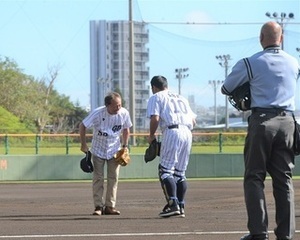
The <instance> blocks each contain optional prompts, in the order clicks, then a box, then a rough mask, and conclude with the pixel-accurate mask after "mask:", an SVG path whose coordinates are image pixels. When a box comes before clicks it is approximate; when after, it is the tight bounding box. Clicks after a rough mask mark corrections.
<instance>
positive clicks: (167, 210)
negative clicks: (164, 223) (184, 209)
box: [159, 205, 180, 217]
mask: <svg viewBox="0 0 300 240" xmlns="http://www.w3.org/2000/svg"><path fill="white" fill-rule="evenodd" d="M177 215H180V209H179V206H178V205H173V206H169V205H166V206H165V207H164V209H163V210H162V212H160V213H159V216H160V217H171V216H177Z"/></svg>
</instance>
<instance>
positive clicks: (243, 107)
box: [228, 82, 251, 112]
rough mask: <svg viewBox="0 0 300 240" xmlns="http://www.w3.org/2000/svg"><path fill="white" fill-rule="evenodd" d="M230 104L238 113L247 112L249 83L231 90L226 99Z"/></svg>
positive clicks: (248, 107) (249, 102)
mask: <svg viewBox="0 0 300 240" xmlns="http://www.w3.org/2000/svg"><path fill="white" fill-rule="evenodd" d="M228 101H229V102H230V104H231V105H232V106H233V107H235V108H236V109H237V110H239V111H243V112H244V111H248V110H250V109H251V108H250V106H251V92H250V83H249V82H246V83H244V84H243V85H241V86H239V87H237V88H236V89H234V90H233V92H232V93H231V95H230V96H229V97H228Z"/></svg>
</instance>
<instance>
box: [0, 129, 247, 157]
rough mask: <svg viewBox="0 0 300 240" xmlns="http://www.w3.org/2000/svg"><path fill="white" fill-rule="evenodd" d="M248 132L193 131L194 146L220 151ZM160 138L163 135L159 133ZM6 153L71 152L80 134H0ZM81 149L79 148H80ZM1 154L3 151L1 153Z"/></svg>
mask: <svg viewBox="0 0 300 240" xmlns="http://www.w3.org/2000/svg"><path fill="white" fill-rule="evenodd" d="M245 135H246V132H210V133H200V132H193V146H214V147H216V148H217V149H218V150H217V151H218V152H219V153H222V152H223V147H224V146H230V145H231V146H233V145H234V146H236V145H243V144H244V139H245ZM86 137H87V142H91V140H92V134H87V135H86ZM147 137H148V133H135V134H131V138H132V139H131V140H132V141H131V142H134V144H130V146H131V147H134V146H138V147H143V146H147V145H148V143H147ZM157 137H158V138H160V137H161V135H159V134H158V135H157ZM0 139H1V142H2V146H3V153H2V154H5V155H8V154H11V152H15V151H11V150H12V149H19V151H20V152H18V153H20V154H27V153H29V154H40V152H41V149H48V150H50V149H60V150H58V151H60V152H59V153H61V154H66V155H68V154H70V149H71V148H78V146H79V144H80V135H79V134H0ZM78 149H79V148H78ZM0 154H1V153H0Z"/></svg>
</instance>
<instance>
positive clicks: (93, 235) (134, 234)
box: [0, 231, 300, 239]
mask: <svg viewBox="0 0 300 240" xmlns="http://www.w3.org/2000/svg"><path fill="white" fill-rule="evenodd" d="M246 233H248V232H247V231H227V232H166V233H113V234H110V233H99V234H97V233H95V234H51V235H50V234H47V235H46V234H45V235H11V236H9V235H7V236H0V239H10V238H58V237H63V238H69V237H72V238H80V237H125V236H131V237H135V236H170V235H177V236H178V235H224V234H227V235H229V234H246ZM270 233H271V232H270ZM296 233H300V231H296Z"/></svg>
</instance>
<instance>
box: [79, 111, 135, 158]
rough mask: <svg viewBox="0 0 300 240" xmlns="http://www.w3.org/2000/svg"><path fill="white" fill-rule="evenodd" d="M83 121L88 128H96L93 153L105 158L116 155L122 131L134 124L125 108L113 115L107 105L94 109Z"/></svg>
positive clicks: (92, 147)
mask: <svg viewBox="0 0 300 240" xmlns="http://www.w3.org/2000/svg"><path fill="white" fill-rule="evenodd" d="M82 122H83V124H84V125H85V127H86V128H91V127H93V128H94V130H93V140H92V146H91V153H92V154H93V155H95V156H97V157H100V158H103V159H111V158H112V157H113V156H114V154H115V153H116V152H117V151H118V149H119V148H120V144H121V143H120V134H121V131H122V130H123V129H124V128H130V127H131V126H132V123H131V120H130V116H129V112H128V111H127V110H126V109H125V108H121V109H120V110H119V112H118V114H114V115H111V114H109V113H108V112H107V109H106V107H105V106H102V107H98V108H96V109H94V110H93V111H92V112H91V113H90V114H89V115H88V116H87V117H86V118H85V119H84V120H83V121H82Z"/></svg>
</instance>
